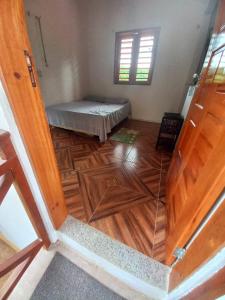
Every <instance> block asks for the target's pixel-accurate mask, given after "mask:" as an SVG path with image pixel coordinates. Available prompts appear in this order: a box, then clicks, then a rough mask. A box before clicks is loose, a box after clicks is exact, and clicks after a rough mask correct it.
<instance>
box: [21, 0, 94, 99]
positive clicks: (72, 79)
mask: <svg viewBox="0 0 225 300" xmlns="http://www.w3.org/2000/svg"><path fill="white" fill-rule="evenodd" d="M25 7H26V11H30V13H31V16H30V17H27V24H28V29H29V32H30V39H31V44H32V48H33V52H34V56H35V59H36V65H37V67H38V69H39V70H41V73H42V77H40V84H41V90H42V94H43V98H44V101H45V104H46V105H50V104H55V103H60V102H69V101H73V100H79V99H81V98H82V97H83V96H84V95H85V94H86V89H87V85H88V76H87V58H86V56H85V51H84V47H85V42H84V36H83V35H82V32H81V28H82V24H81V22H82V21H84V18H83V16H82V14H81V10H80V9H79V1H76V0H65V1H63V0H35V1H34V0H25ZM34 15H36V16H41V24H42V31H43V39H44V43H45V49H46V55H47V60H48V67H46V66H45V64H44V60H43V51H42V47H41V43H40V33H39V29H38V27H37V21H35V18H34Z"/></svg>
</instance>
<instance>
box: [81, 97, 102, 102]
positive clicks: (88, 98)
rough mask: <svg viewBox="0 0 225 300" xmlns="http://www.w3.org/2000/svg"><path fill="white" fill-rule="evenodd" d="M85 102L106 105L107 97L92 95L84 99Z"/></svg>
mask: <svg viewBox="0 0 225 300" xmlns="http://www.w3.org/2000/svg"><path fill="white" fill-rule="evenodd" d="M83 100H86V101H94V102H102V103H104V102H105V97H102V96H93V95H90V96H86V97H84V98H83Z"/></svg>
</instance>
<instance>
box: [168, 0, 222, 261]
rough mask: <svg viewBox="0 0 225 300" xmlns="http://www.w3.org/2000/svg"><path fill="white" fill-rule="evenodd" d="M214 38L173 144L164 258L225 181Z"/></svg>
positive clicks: (188, 235)
mask: <svg viewBox="0 0 225 300" xmlns="http://www.w3.org/2000/svg"><path fill="white" fill-rule="evenodd" d="M224 4H225V1H224V0H223V1H221V6H222V5H223V6H224ZM220 12H223V10H222V9H221V7H220V10H219V16H218V18H217V20H219V22H220V26H219V27H218V21H217V24H216V27H215V28H217V30H218V32H217V39H216V41H215V45H216V46H215V47H214V49H213V52H212V54H211V58H210V60H209V63H208V65H207V68H206V69H205V72H204V74H203V76H202V79H201V82H200V85H199V88H198V90H197V92H196V94H195V97H194V99H193V101H192V104H191V106H190V109H189V113H188V116H187V119H186V121H185V124H184V128H183V130H182V134H181V137H180V139H179V142H178V144H177V146H176V149H175V152H174V155H173V159H172V163H171V166H170V170H169V174H168V182H167V210H168V220H169V222H168V223H169V224H168V238H167V259H166V262H167V264H171V263H172V262H173V260H174V259H175V258H174V256H173V253H174V251H175V249H176V248H177V247H179V248H183V247H184V246H185V244H186V243H187V242H188V240H189V239H190V238H191V236H192V234H193V233H194V231H195V230H196V229H197V227H198V225H199V224H200V222H201V221H202V220H203V218H204V217H205V215H206V214H207V212H208V211H209V209H210V208H211V207H212V205H213V204H214V203H215V201H216V199H217V198H218V197H219V195H220V194H221V192H222V190H223V188H224V186H225V41H224V33H225V31H224V26H223V25H224V24H225V18H223V22H222V20H221V13H220Z"/></svg>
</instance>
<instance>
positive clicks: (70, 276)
mask: <svg viewBox="0 0 225 300" xmlns="http://www.w3.org/2000/svg"><path fill="white" fill-rule="evenodd" d="M48 299H51V300H52V299H54V300H59V299H60V300H62V299H64V300H69V299H71V300H122V299H124V298H122V297H121V296H119V295H117V294H116V293H114V292H113V291H111V290H110V289H108V288H107V287H105V286H104V285H102V284H101V283H100V282H98V281H97V280H96V279H94V278H93V277H91V276H90V275H88V274H87V273H86V272H84V271H83V270H81V269H80V268H78V267H77V266H76V265H74V264H73V263H72V262H70V261H69V260H68V259H67V258H65V257H64V256H62V255H61V254H59V253H57V254H56V255H55V257H54V258H53V260H52V262H51V264H50V265H49V267H48V268H47V270H46V272H45V273H44V275H43V277H42V279H41V281H40V282H39V284H38V286H37V287H36V289H35V291H34V293H33V295H32V297H31V300H48Z"/></svg>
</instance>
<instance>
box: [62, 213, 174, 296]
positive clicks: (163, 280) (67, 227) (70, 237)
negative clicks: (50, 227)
mask: <svg viewBox="0 0 225 300" xmlns="http://www.w3.org/2000/svg"><path fill="white" fill-rule="evenodd" d="M58 238H59V240H60V241H61V242H63V243H65V244H66V245H68V246H69V247H70V248H73V249H74V250H76V251H77V252H78V253H80V254H81V255H82V256H83V257H85V259H88V260H89V261H90V262H92V263H95V264H96V265H97V266H98V267H101V268H102V269H104V270H105V271H106V272H108V273H109V274H111V275H112V276H114V277H115V278H117V279H119V280H120V281H121V282H123V283H125V284H127V285H128V286H130V287H132V288H133V289H135V290H136V291H139V292H141V293H142V294H144V295H146V296H147V297H149V299H165V298H166V296H167V291H168V279H169V273H170V268H169V267H168V266H165V265H163V264H161V263H159V262H157V261H156V260H154V259H152V258H150V257H148V256H145V255H144V254H142V253H140V252H139V251H137V250H135V249H133V248H130V247H128V246H126V245H125V244H123V243H121V242H119V241H116V240H113V239H111V238H110V237H109V236H107V235H105V234H104V233H102V232H100V231H98V230H96V229H95V228H93V227H91V226H89V225H87V224H85V223H83V222H81V221H79V220H77V219H75V218H73V217H71V216H69V217H68V218H67V219H66V221H65V222H64V224H63V225H62V227H61V228H60V230H59V231H58Z"/></svg>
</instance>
